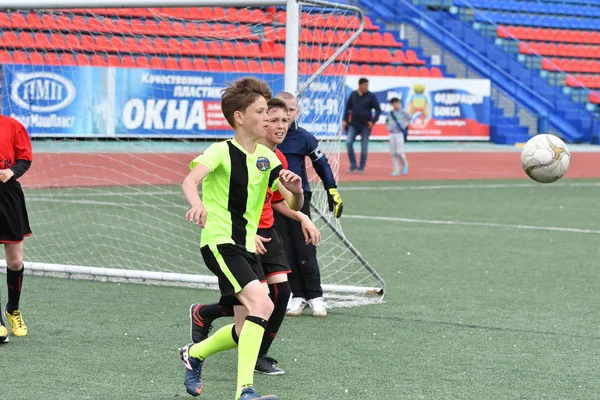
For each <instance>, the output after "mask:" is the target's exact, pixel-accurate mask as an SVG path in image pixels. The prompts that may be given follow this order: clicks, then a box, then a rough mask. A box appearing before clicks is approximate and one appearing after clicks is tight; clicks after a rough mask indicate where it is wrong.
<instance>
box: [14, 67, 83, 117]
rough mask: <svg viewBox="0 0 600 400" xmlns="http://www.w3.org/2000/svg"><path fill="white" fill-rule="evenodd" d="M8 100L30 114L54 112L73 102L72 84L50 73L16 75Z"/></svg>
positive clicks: (60, 76) (74, 93)
mask: <svg viewBox="0 0 600 400" xmlns="http://www.w3.org/2000/svg"><path fill="white" fill-rule="evenodd" d="M10 89H11V91H10V99H11V100H12V101H13V102H14V103H15V104H16V105H17V106H19V107H20V108H24V109H26V110H29V111H31V112H56V111H59V110H62V109H63V108H65V107H67V106H68V105H69V104H71V103H72V102H73V100H75V96H76V89H75V85H73V82H71V81H70V80H69V79H67V78H65V77H64V76H62V75H59V74H54V73H52V72H27V73H16V74H15V79H14V80H13V81H12V82H11V88H10Z"/></svg>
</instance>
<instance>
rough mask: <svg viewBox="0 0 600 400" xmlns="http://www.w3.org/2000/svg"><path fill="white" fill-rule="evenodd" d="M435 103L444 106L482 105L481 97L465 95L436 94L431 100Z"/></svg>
mask: <svg viewBox="0 0 600 400" xmlns="http://www.w3.org/2000/svg"><path fill="white" fill-rule="evenodd" d="M433 99H434V100H435V102H436V103H439V104H445V105H455V104H482V103H483V96H481V95H479V94H466V93H436V95H435V97H434V98H433Z"/></svg>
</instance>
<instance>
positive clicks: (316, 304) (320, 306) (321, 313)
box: [308, 297, 327, 318]
mask: <svg viewBox="0 0 600 400" xmlns="http://www.w3.org/2000/svg"><path fill="white" fill-rule="evenodd" d="M308 304H309V305H310V308H312V315H313V317H321V318H322V317H326V316H327V308H326V306H325V300H323V298H322V297H315V298H314V299H310V300H309V301H308Z"/></svg>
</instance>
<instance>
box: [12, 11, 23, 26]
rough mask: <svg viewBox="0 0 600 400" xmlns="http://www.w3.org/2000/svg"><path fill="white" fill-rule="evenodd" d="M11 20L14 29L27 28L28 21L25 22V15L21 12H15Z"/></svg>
mask: <svg viewBox="0 0 600 400" xmlns="http://www.w3.org/2000/svg"><path fill="white" fill-rule="evenodd" d="M10 20H11V22H12V26H13V27H14V28H21V29H23V28H26V27H27V21H26V20H25V17H24V16H23V14H21V13H20V12H13V13H12V14H10Z"/></svg>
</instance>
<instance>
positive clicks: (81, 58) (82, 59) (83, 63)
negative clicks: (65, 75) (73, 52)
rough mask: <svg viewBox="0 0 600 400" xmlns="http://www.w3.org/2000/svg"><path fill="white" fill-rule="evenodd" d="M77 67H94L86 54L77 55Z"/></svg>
mask: <svg viewBox="0 0 600 400" xmlns="http://www.w3.org/2000/svg"><path fill="white" fill-rule="evenodd" d="M77 65H79V66H80V67H87V66H89V65H92V62H91V61H90V58H89V57H88V56H87V55H85V54H77Z"/></svg>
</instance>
